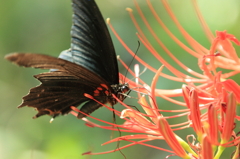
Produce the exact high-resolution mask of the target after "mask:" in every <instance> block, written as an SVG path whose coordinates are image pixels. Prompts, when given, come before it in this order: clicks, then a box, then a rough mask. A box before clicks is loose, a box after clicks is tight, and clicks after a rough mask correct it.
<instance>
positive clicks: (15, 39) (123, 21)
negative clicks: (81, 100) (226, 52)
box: [0, 0, 240, 159]
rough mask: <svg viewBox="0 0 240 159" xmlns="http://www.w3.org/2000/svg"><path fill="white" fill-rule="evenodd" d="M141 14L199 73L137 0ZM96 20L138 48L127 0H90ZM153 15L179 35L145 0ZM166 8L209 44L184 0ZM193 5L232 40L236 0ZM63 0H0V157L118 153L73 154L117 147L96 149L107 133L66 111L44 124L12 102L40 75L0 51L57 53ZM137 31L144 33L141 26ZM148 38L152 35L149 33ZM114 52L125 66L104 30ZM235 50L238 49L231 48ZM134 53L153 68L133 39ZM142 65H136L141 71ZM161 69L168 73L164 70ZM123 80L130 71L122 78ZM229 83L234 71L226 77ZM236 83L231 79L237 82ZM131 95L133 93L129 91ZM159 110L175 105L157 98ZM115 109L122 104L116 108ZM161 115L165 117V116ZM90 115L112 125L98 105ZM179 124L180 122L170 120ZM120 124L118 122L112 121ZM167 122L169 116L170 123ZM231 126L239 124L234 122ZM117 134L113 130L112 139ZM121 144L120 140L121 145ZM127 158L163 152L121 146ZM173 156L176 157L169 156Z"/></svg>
mask: <svg viewBox="0 0 240 159" xmlns="http://www.w3.org/2000/svg"><path fill="white" fill-rule="evenodd" d="M137 1H138V2H139V4H140V6H141V8H142V10H143V11H144V13H145V16H147V18H148V20H149V22H150V23H151V26H152V27H153V28H154V29H155V31H156V33H157V34H158V35H159V37H161V39H162V40H163V42H164V43H165V45H166V46H167V47H168V48H169V49H170V50H171V51H172V52H173V53H174V54H175V55H176V56H177V57H178V58H179V59H180V60H181V61H182V62H183V63H185V64H186V65H187V66H189V67H190V68H192V69H194V70H197V71H200V70H199V68H198V66H197V65H196V64H197V60H196V59H194V58H192V57H191V56H189V55H188V54H186V53H185V52H184V51H183V50H182V49H180V47H179V46H177V45H176V44H175V43H174V42H173V41H172V40H171V39H170V38H169V37H168V36H167V34H166V33H164V32H163V31H162V29H161V28H160V27H159V26H158V25H157V23H156V22H155V20H154V18H153V17H152V15H151V14H150V11H149V9H148V8H147V4H146V1H145V0H137ZM96 2H97V3H98V5H99V8H100V10H101V11H102V14H103V16H104V18H108V17H110V18H111V23H112V24H113V26H114V28H115V29H116V30H117V32H118V33H119V35H120V36H121V37H122V38H123V40H124V41H125V42H126V44H127V45H128V46H129V47H130V48H131V49H132V50H133V51H134V52H136V50H137V48H138V39H137V37H136V35H135V33H136V29H135V28H134V26H133V24H132V21H131V20H130V18H129V15H128V13H127V12H126V11H125V8H126V7H131V8H132V9H133V10H134V13H135V15H136V16H137V19H138V21H139V23H140V25H142V26H143V23H142V22H141V21H140V18H139V16H138V15H137V14H136V10H135V8H134V3H133V1H132V0H96ZM152 3H153V4H154V6H155V8H156V9H157V10H158V13H159V15H160V17H161V18H162V19H163V20H164V22H165V23H166V25H167V26H168V28H169V29H171V30H172V32H173V33H174V34H175V35H177V36H178V37H179V39H181V40H183V42H184V43H186V42H185V40H184V38H183V37H182V36H181V34H180V33H179V31H177V30H176V27H175V25H174V24H173V22H172V21H171V20H170V18H169V16H168V15H167V13H166V11H165V9H164V8H163V6H162V4H161V2H160V1H159V0H152ZM169 3H170V4H171V6H172V9H173V11H174V12H175V13H176V15H177V17H178V19H179V21H180V22H181V24H182V26H183V27H184V28H185V29H186V30H187V31H188V32H189V34H190V35H192V36H193V37H194V38H195V39H196V40H197V41H198V42H199V43H201V44H202V45H203V46H205V47H206V48H209V47H210V43H209V41H208V40H207V38H206V36H205V35H204V33H203V31H202V29H201V26H200V25H199V22H198V19H197V16H196V15H195V12H194V9H193V6H192V5H191V1H190V0H185V1H179V0H169ZM199 7H200V10H201V12H202V14H203V17H204V18H205V20H206V22H207V23H208V25H209V26H210V28H211V30H212V31H213V32H215V30H227V31H228V32H229V33H231V34H234V35H235V36H236V37H237V38H238V39H240V29H239V26H240V13H239V12H240V1H239V0H228V1H226V0H211V1H209V0H201V1H200V0H199ZM71 16H72V10H71V1H70V0H8V1H5V0H0V55H1V58H0V67H1V71H0V158H1V159H90V158H91V159H102V158H115V159H118V158H121V159H122V158H124V157H123V155H122V154H121V153H119V152H115V153H111V154H106V155H99V156H81V154H82V153H84V152H87V151H93V152H102V151H107V150H112V149H115V148H116V147H117V143H114V144H111V145H106V146H101V144H102V143H104V142H106V141H108V140H109V139H110V138H111V136H112V134H113V132H111V131H108V130H103V129H99V128H89V127H87V126H85V125H84V122H83V121H81V120H77V119H76V118H75V117H74V116H72V115H67V116H61V117H58V118H56V120H54V122H53V123H51V124H50V123H49V120H50V117H48V116H44V117H41V118H39V119H35V120H33V119H32V116H33V115H34V114H35V113H36V112H35V111H34V110H33V109H32V108H27V107H26V108H21V109H17V108H16V107H17V106H18V105H19V104H20V103H21V98H22V96H24V95H26V94H27V92H28V90H29V89H30V88H31V87H34V86H36V85H38V84H39V82H38V81H37V80H35V79H34V78H33V77H32V75H34V74H38V73H40V72H43V71H42V70H36V69H31V68H28V69H26V68H20V67H17V66H15V65H13V64H11V63H10V62H8V61H6V60H4V56H5V55H6V54H7V53H11V52H33V53H44V54H49V55H52V56H58V54H59V53H60V52H61V51H62V50H65V49H68V48H69V46H70V34H69V32H70V27H71ZM143 30H146V28H145V27H143ZM146 34H147V35H149V36H148V37H149V39H150V40H151V39H153V38H152V37H151V36H150V33H149V32H148V31H146ZM112 38H113V41H114V45H115V48H116V52H117V54H118V55H120V56H121V58H122V59H123V60H124V61H125V62H126V63H127V64H128V65H130V62H131V60H132V57H131V56H130V55H129V54H128V53H127V51H126V50H125V49H124V48H123V47H122V46H121V45H120V43H119V42H118V41H117V40H116V38H115V37H114V36H113V35H112ZM152 44H153V46H154V47H155V48H156V49H157V50H158V52H159V53H160V54H161V55H162V56H163V57H164V58H166V59H167V60H169V62H170V63H171V64H172V65H173V66H174V65H175V64H174V62H172V61H171V60H170V58H169V57H167V56H166V55H165V53H164V52H163V51H162V50H161V48H160V47H159V46H158V45H157V43H156V42H154V41H153V40H152ZM236 49H237V51H238V52H239V51H240V49H239V47H236ZM137 55H138V56H140V57H142V58H143V59H144V60H146V61H147V62H148V63H149V64H151V65H152V66H154V67H155V68H156V69H157V68H159V67H160V65H161V64H160V63H159V62H158V61H155V59H154V58H153V57H152V56H151V55H150V54H149V52H148V51H147V50H146V49H145V48H144V46H143V44H140V48H139V50H138V52H137ZM135 63H137V61H133V62H132V63H131V67H133V65H134V64H135ZM119 67H120V71H121V72H122V73H126V70H125V69H123V68H122V66H121V65H119ZM143 68H144V67H143V66H141V69H143ZM164 72H168V70H167V69H165V70H164ZM128 77H130V78H131V76H128ZM152 77H153V73H151V72H150V71H146V72H145V73H144V74H143V75H142V76H141V78H142V79H144V80H146V81H147V83H148V84H150V82H151V79H152ZM234 78H235V80H237V78H238V77H237V76H236V77H234ZM237 81H238V80H237ZM181 85H182V84H181V83H173V82H172V81H169V80H167V79H164V78H160V80H159V83H158V88H162V89H174V88H179V87H181ZM131 96H133V97H136V94H134V93H131ZM125 102H126V103H127V104H129V105H134V106H138V104H137V103H136V100H135V99H134V98H131V99H127V100H125ZM158 104H159V107H160V108H161V109H171V108H172V109H174V108H175V109H176V107H175V106H174V105H171V103H168V102H166V101H164V100H162V99H158ZM116 108H117V109H122V108H123V107H122V106H120V105H117V106H116ZM166 115H167V114H166ZM93 116H95V117H98V118H101V119H103V120H106V121H109V122H112V113H111V112H109V111H107V110H106V109H104V108H102V109H100V110H98V111H96V112H94V113H93ZM177 120H178V121H177V122H179V121H181V120H182V121H184V120H185V118H183V119H177ZM117 122H118V123H121V121H120V120H117ZM172 122H173V123H174V122H176V121H172ZM237 126H238V127H239V125H237ZM177 133H178V134H179V135H180V136H181V137H183V138H184V139H185V137H186V134H189V133H192V131H191V129H190V128H189V129H187V130H184V131H178V132H177ZM118 135H119V133H118V132H115V133H114V136H118ZM150 143H151V144H154V145H156V146H161V147H165V148H168V147H167V146H166V144H165V142H164V141H152V142H150ZM120 144H121V145H123V144H126V143H125V142H121V143H120ZM231 151H232V150H229V151H228V152H224V155H225V156H223V158H229V154H230V153H231ZM122 152H123V153H124V155H125V156H126V157H127V158H128V159H134V158H139V159H145V158H148V159H157V158H158V159H159V158H165V156H167V155H169V154H168V153H165V152H162V151H158V150H155V149H152V148H148V147H144V146H140V145H139V146H134V147H130V148H127V149H124V150H122ZM171 158H173V159H174V158H177V157H171Z"/></svg>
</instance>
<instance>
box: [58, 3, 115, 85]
mask: <svg viewBox="0 0 240 159" xmlns="http://www.w3.org/2000/svg"><path fill="white" fill-rule="evenodd" d="M72 2H73V4H72V8H73V25H72V28H71V48H70V49H69V50H67V51H64V52H62V53H61V54H60V56H59V57H60V58H62V59H65V60H69V61H71V62H73V63H76V64H78V65H81V66H83V67H85V68H87V69H88V70H91V71H92V72H94V73H96V74H98V75H99V76H101V77H102V78H103V79H105V80H106V81H107V82H108V83H109V85H111V84H118V83H119V76H118V65H117V60H116V54H115V50H114V47H113V43H112V40H111V37H110V35H109V32H108V30H107V26H106V24H105V21H104V19H103V17H102V15H101V13H100V11H99V9H98V7H97V5H96V3H95V2H94V0H73V1H72Z"/></svg>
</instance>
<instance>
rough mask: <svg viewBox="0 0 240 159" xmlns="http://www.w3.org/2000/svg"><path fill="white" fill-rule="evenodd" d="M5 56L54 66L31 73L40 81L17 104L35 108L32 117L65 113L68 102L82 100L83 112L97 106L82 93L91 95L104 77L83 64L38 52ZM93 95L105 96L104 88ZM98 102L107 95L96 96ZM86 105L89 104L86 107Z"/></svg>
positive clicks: (37, 65) (29, 64)
mask: <svg viewBox="0 0 240 159" xmlns="http://www.w3.org/2000/svg"><path fill="white" fill-rule="evenodd" d="M5 58H6V59H8V60H9V61H11V62H13V63H15V64H17V65H20V66H24V67H34V68H41V69H56V70H57V71H52V72H46V73H42V74H38V75H35V76H34V77H35V78H37V79H38V80H39V81H40V82H41V85H39V86H37V87H34V88H32V89H31V90H30V92H29V94H28V95H26V96H24V97H23V103H22V104H21V105H20V106H19V107H23V106H29V107H34V108H36V109H37V110H38V114H36V115H35V117H34V118H37V117H39V116H42V115H45V114H48V115H51V116H53V117H56V116H58V115H59V114H66V113H68V112H69V111H71V108H70V106H76V107H77V106H78V105H79V104H81V103H84V102H86V103H85V104H84V105H83V108H82V109H81V110H82V111H83V112H85V113H86V114H90V113H91V112H92V111H94V110H96V109H97V108H99V107H100V106H101V105H100V104H98V103H96V102H94V101H91V100H89V98H87V97H85V96H84V93H88V94H91V95H93V93H94V91H95V90H96V89H97V88H99V87H100V84H106V81H105V80H104V79H102V78H101V77H99V76H98V75H96V74H95V73H93V72H91V71H89V70H87V69H86V68H84V67H82V66H80V65H77V64H75V63H72V62H69V61H66V60H63V59H59V58H55V57H51V56H48V55H41V54H29V53H25V54H21V53H13V54H9V55H7V56H6V57H5ZM89 79H92V80H89ZM102 89H106V88H104V87H103V88H102ZM94 95H95V96H100V97H104V96H106V94H104V91H98V92H97V93H96V92H95V94H94ZM100 102H102V103H106V102H107V98H102V99H100ZM89 105H90V106H89ZM86 107H89V108H87V109H86ZM89 109H90V110H89ZM82 117H84V115H81V116H79V118H82Z"/></svg>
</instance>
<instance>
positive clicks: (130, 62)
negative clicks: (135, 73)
mask: <svg viewBox="0 0 240 159" xmlns="http://www.w3.org/2000/svg"><path fill="white" fill-rule="evenodd" d="M139 48H140V42H139V41H138V47H137V50H136V51H135V54H134V56H133V58H132V60H131V62H130V64H129V66H128V68H127V71H126V73H125V76H124V77H125V79H126V77H127V74H128V72H129V71H128V70H129V69H130V66H131V65H132V63H133V60H134V59H135V56H136V55H137V52H138V50H139ZM125 79H124V80H123V83H125Z"/></svg>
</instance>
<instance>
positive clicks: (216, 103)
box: [73, 0, 240, 159]
mask: <svg viewBox="0 0 240 159" xmlns="http://www.w3.org/2000/svg"><path fill="white" fill-rule="evenodd" d="M134 2H135V5H136V8H137V11H138V13H139V15H140V17H141V18H142V20H143V22H144V24H145V25H146V27H147V28H148V30H149V31H150V33H151V35H152V36H153V37H154V39H155V40H156V42H157V43H158V44H159V46H160V47H161V48H162V49H163V50H164V51H165V52H166V53H167V54H168V55H169V56H170V57H171V58H172V60H174V61H175V62H176V63H177V64H178V65H179V67H180V68H183V69H184V70H185V71H186V72H187V73H188V75H187V74H185V73H183V72H181V71H179V70H178V69H177V68H174V67H173V66H172V65H171V64H169V63H168V62H167V61H166V60H165V59H164V58H163V57H161V55H160V54H159V53H158V52H157V51H156V49H155V48H154V46H152V45H151V42H150V41H148V39H147V38H146V36H145V34H144V32H142V30H141V28H140V26H139V25H138V23H137V22H136V20H135V18H134V16H133V14H132V10H131V9H129V8H128V9H127V11H128V12H129V14H130V17H131V18H132V21H133V22H134V24H135V26H136V28H137V30H138V34H137V36H138V38H139V40H140V41H141V43H142V44H143V45H144V46H145V47H146V48H147V49H148V50H149V52H150V53H151V54H152V55H153V56H154V57H155V58H156V59H158V60H159V61H160V62H161V63H162V64H163V65H164V67H163V66H161V67H160V69H158V70H157V69H155V68H153V67H152V66H150V65H149V64H147V63H146V62H144V60H142V59H141V58H140V57H138V56H136V55H135V54H134V52H133V51H131V49H130V48H128V46H127V45H126V44H125V43H124V42H123V40H122V39H121V38H120V36H119V35H118V34H117V32H116V31H115V30H114V28H113V27H112V25H111V24H110V20H109V19H108V20H107V23H108V24H109V26H110V28H111V30H112V31H113V33H114V34H115V36H116V37H117V38H118V39H119V41H120V42H121V44H122V45H123V46H124V47H125V48H126V50H127V51H128V52H129V53H130V54H131V55H132V56H134V58H135V59H136V60H137V61H138V62H139V63H140V64H142V65H143V66H145V67H146V68H147V69H148V70H150V71H152V72H154V73H155V76H154V78H153V80H152V84H151V86H148V85H147V84H146V82H144V81H142V80H141V79H140V78H139V68H138V66H136V67H135V68H136V69H135V73H134V72H133V71H131V70H130V71H129V72H130V73H131V74H132V75H133V76H134V77H136V81H135V82H133V81H130V82H129V85H130V87H131V88H136V91H138V92H139V94H138V95H139V100H138V103H139V105H140V106H141V107H142V108H143V110H144V112H139V111H137V110H135V109H134V108H132V107H129V106H128V105H126V104H125V103H122V102H121V101H120V100H118V99H117V98H116V97H115V96H114V98H116V100H118V102H119V103H120V104H122V105H123V106H125V107H126V109H124V110H123V111H122V112H118V111H116V110H113V109H112V108H110V107H108V106H106V105H103V104H102V105H103V106H105V107H106V108H108V109H109V110H111V111H114V112H115V114H116V115H117V116H119V117H120V118H121V119H123V120H125V122H124V124H122V125H117V124H114V123H111V122H106V121H102V120H100V119H96V118H94V117H92V116H89V117H91V118H93V119H96V120H98V121H101V122H103V123H106V124H108V125H110V126H101V125H98V124H95V123H93V122H91V121H89V120H88V119H86V118H83V120H84V121H86V122H87V123H88V125H91V126H95V127H100V128H104V129H109V130H116V131H122V132H129V133H131V135H126V136H121V137H118V138H115V139H112V140H110V141H108V142H106V143H104V144H108V143H111V142H116V141H119V140H125V141H129V142H130V144H129V145H126V146H123V147H120V148H119V149H118V150H120V149H123V148H126V147H129V146H133V145H136V144H141V145H145V146H149V147H152V148H155V149H159V150H164V151H168V152H170V153H174V154H175V155H177V156H180V157H182V158H193V159H196V158H204V159H208V158H209V159H211V158H216V159H217V158H219V157H220V156H221V154H222V152H223V151H224V150H225V149H226V148H227V147H232V146H236V153H235V155H234V156H235V157H236V156H238V155H237V153H239V143H240V137H237V133H236V132H235V131H239V130H238V128H236V123H235V120H240V116H239V114H237V111H236V106H237V103H239V102H240V93H239V92H240V86H239V85H238V84H237V83H236V82H235V81H234V80H232V79H230V77H232V76H233V75H236V74H237V73H239V72H240V60H239V58H238V56H237V53H236V51H235V49H234V47H233V45H232V43H235V44H237V45H240V42H239V40H238V39H236V38H235V37H234V36H233V35H231V34H228V33H227V32H226V31H217V32H216V36H214V35H213V34H212V33H211V31H210V29H209V28H208V26H207V24H206V23H205V21H204V20H203V17H202V16H201V14H200V12H199V9H198V6H197V3H196V1H195V0H193V1H192V2H193V6H194V8H195V11H196V13H197V15H198V18H199V20H200V22H201V25H202V26H203V29H204V31H205V33H206V35H207V37H208V38H209V41H210V43H211V47H210V49H208V48H205V47H203V46H202V45H201V44H199V43H198V42H197V41H196V40H195V39H194V38H192V37H191V36H190V35H189V34H188V33H187V32H186V31H185V30H184V28H183V27H182V26H181V24H180V23H179V22H178V20H177V18H176V17H175V15H174V13H173V12H172V10H171V8H170V6H169V5H168V2H167V0H162V3H163V5H164V7H165V9H166V10H167V12H168V14H169V16H170V17H171V19H172V21H173V22H174V23H175V25H176V26H177V28H178V29H179V31H180V32H181V34H182V35H183V37H184V38H185V39H186V41H187V42H188V44H189V46H190V47H188V46H187V45H185V44H184V43H182V42H181V41H180V40H179V39H178V38H177V37H176V36H175V35H174V34H173V33H172V32H171V31H170V30H169V29H168V27H167V26H165V24H164V23H163V22H162V20H161V19H160V18H159V16H158V14H157V13H156V11H155V10H154V8H153V6H152V4H151V2H150V0H147V4H148V6H149V8H150V11H151V13H152V14H153V16H154V18H155V19H156V21H157V22H158V23H159V26H161V27H162V28H163V29H164V30H165V31H166V33H167V34H168V35H169V36H170V37H171V38H172V39H173V40H174V41H175V42H176V43H177V44H178V45H179V46H180V47H182V49H184V50H185V51H186V53H188V54H190V55H192V56H194V57H196V58H197V59H198V63H197V64H198V66H199V68H200V69H201V70H202V73H198V72H196V71H194V70H192V69H190V68H188V67H187V66H186V65H184V64H183V63H182V62H181V61H179V60H178V59H177V58H176V57H175V56H174V53H172V52H170V50H169V49H168V48H167V47H166V46H165V45H164V44H163V43H162V41H161V40H160V38H159V37H158V36H157V35H156V34H155V33H154V31H153V29H152V28H151V25H150V24H149V23H148V21H147V19H146V18H145V16H144V14H143V13H142V11H141V9H140V7H139V5H138V4H137V1H136V0H134ZM119 60H120V62H121V63H123V62H122V61H121V59H119ZM123 65H124V66H125V64H124V63H123ZM163 68H167V69H168V70H169V71H171V73H172V74H173V75H174V76H171V75H167V74H164V73H162V69H163ZM222 70H228V71H229V72H227V73H222ZM225 72H226V71H225ZM121 76H122V75H121ZM160 76H161V77H164V78H167V79H169V80H172V81H176V82H182V83H183V85H182V88H176V89H173V90H163V89H157V88H156V83H157V82H158V78H159V77H160ZM143 88H144V89H143ZM142 93H143V94H145V95H148V101H147V100H146V97H145V96H144V95H141V94H142ZM86 96H88V95H86ZM157 97H160V98H163V99H165V100H167V101H170V102H172V103H174V104H175V108H176V109H175V110H163V109H160V108H161V107H162V105H161V103H157V102H156V98H157ZM172 97H182V98H183V99H184V102H182V101H178V100H175V99H174V98H172ZM89 98H91V99H93V100H95V99H94V98H93V97H89ZM183 107H185V109H182V108H183ZM178 108H179V109H178ZM73 109H74V110H76V109H75V108H73ZM76 111H78V110H76ZM164 112H170V113H173V115H172V116H164V115H163V113H164ZM183 116H186V117H187V118H186V119H187V120H186V121H185V122H182V123H179V124H174V125H171V124H169V123H168V119H170V118H176V119H177V118H178V117H183ZM191 127H192V128H193V130H194V131H195V134H188V135H187V136H186V140H187V142H185V141H184V139H181V138H180V137H179V136H178V135H177V134H176V133H177V132H176V130H180V129H186V128H191ZM235 129H236V130H235ZM195 135H196V138H195ZM156 139H158V140H165V141H166V143H167V144H168V145H169V147H170V148H171V149H172V151H170V150H166V149H163V148H161V147H156V146H153V145H150V144H147V143H146V142H147V141H150V140H156ZM190 139H193V142H190ZM136 140H137V141H136ZM114 151H116V150H111V151H108V152H102V153H91V152H89V153H88V154H103V153H110V152H114ZM233 158H234V157H233Z"/></svg>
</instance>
